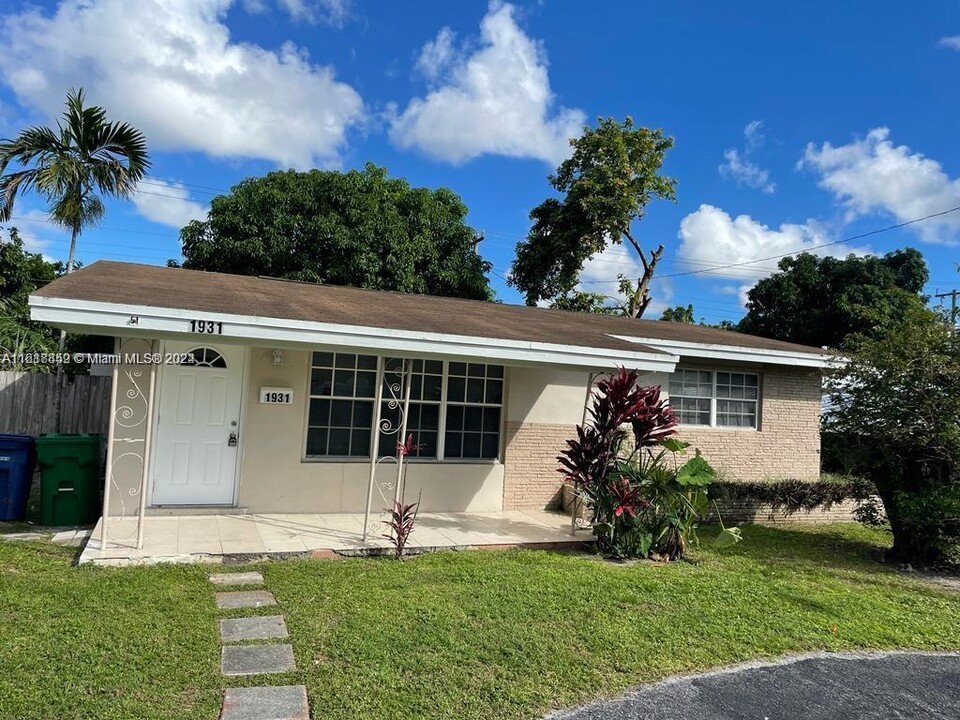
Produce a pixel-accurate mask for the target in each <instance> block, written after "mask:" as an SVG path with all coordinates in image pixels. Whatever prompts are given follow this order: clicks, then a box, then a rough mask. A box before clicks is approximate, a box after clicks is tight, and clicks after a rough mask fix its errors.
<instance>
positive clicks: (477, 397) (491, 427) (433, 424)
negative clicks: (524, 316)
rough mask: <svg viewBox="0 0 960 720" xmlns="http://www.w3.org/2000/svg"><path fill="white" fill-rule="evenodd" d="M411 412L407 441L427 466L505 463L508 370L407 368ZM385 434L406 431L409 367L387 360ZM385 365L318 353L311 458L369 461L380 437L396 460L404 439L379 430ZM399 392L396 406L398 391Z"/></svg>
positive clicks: (416, 363)
mask: <svg viewBox="0 0 960 720" xmlns="http://www.w3.org/2000/svg"><path fill="white" fill-rule="evenodd" d="M406 362H407V363H408V366H409V368H410V371H411V375H410V382H411V385H410V411H409V415H408V416H407V434H412V435H413V437H414V443H415V444H416V445H417V446H418V448H417V450H416V451H415V452H414V457H417V458H421V459H426V460H445V459H453V460H461V459H463V460H468V459H472V460H495V459H497V458H498V457H499V456H500V428H501V419H502V411H503V392H504V389H503V383H504V377H503V375H504V373H503V367H502V366H500V365H485V364H482V363H461V362H444V361H440V360H407V361H406ZM383 363H384V366H383V371H384V374H383V384H384V387H383V400H382V404H381V408H380V419H381V428H382V427H383V425H384V424H387V423H388V424H389V427H390V428H397V427H399V425H400V421H401V418H400V407H401V405H402V402H403V397H404V392H403V391H404V388H403V368H404V361H403V360H401V359H399V358H384V359H383ZM377 364H378V358H377V357H376V356H373V355H355V354H349V353H324V352H315V353H313V360H312V366H311V370H310V400H309V402H310V407H309V410H308V420H307V441H306V453H305V454H306V456H307V457H308V458H332V459H333V458H369V457H370V452H371V446H372V443H371V438H372V436H373V432H374V431H380V440H379V448H380V450H379V454H380V455H381V456H387V455H393V454H394V453H395V452H396V445H397V443H398V442H399V441H402V438H401V437H400V434H399V433H398V432H394V433H386V432H382V431H381V428H374V422H373V421H374V412H373V410H374V403H375V402H376V400H375V397H376V384H377ZM391 387H393V388H394V389H395V392H396V396H397V398H396V400H393V395H392V393H391V392H390V388H391Z"/></svg>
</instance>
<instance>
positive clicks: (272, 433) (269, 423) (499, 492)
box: [239, 348, 509, 513]
mask: <svg viewBox="0 0 960 720" xmlns="http://www.w3.org/2000/svg"><path fill="white" fill-rule="evenodd" d="M271 353H272V350H271V349H270V348H253V349H252V352H251V354H250V362H249V373H248V377H247V388H246V395H247V408H246V415H245V418H244V421H243V424H242V427H241V432H242V433H243V440H242V445H243V461H242V464H241V472H240V492H239V505H240V506H241V507H244V508H247V509H249V510H250V511H251V512H282V513H298V512H313V513H324V512H329V513H335V512H362V511H363V509H364V506H365V504H366V493H367V483H368V478H369V471H370V470H369V469H370V465H369V461H367V460H357V461H350V462H338V461H326V460H307V461H305V460H304V459H303V455H304V432H305V423H306V410H307V401H308V396H307V382H308V378H309V373H310V353H309V352H306V351H299V350H285V351H284V362H283V365H282V366H279V367H277V366H274V365H273V364H272V354H271ZM261 385H263V386H271V387H290V388H293V391H294V403H293V404H292V405H261V404H259V402H258V398H259V389H260V386H261ZM508 392H509V391H508ZM395 477H396V466H395V465H393V464H392V463H383V464H381V466H380V467H379V468H378V470H377V480H378V482H380V481H388V480H392V479H393V478H395ZM374 493H375V494H374V499H373V504H372V506H373V510H374V511H375V512H376V511H379V510H381V509H383V507H384V505H385V503H384V500H383V499H382V498H380V497H379V495H378V494H377V493H376V491H374ZM421 493H422V494H421ZM405 496H406V498H407V500H408V501H412V500H414V499H416V498H417V497H418V496H420V497H421V498H422V500H421V502H422V506H421V509H422V510H424V511H437V512H443V511H457V510H460V511H467V510H468V511H475V512H493V511H497V510H500V509H501V507H502V503H503V465H502V464H501V463H500V462H446V463H437V462H427V461H422V462H418V461H413V462H411V463H410V465H409V468H408V471H407V480H406V493H405ZM388 497H389V498H391V499H392V496H388Z"/></svg>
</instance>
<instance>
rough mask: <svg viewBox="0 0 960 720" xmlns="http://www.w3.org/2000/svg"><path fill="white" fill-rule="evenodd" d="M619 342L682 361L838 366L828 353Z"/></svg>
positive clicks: (677, 342)
mask: <svg viewBox="0 0 960 720" xmlns="http://www.w3.org/2000/svg"><path fill="white" fill-rule="evenodd" d="M614 337H616V338H617V339H619V340H626V341H627V342H635V343H637V344H640V345H646V346H648V347H652V348H656V349H658V350H663V351H664V352H669V353H671V354H672V355H678V356H679V357H680V358H681V359H686V358H697V359H701V358H702V359H708V360H731V361H733V362H747V363H764V364H767V365H790V366H793V367H812V368H824V367H829V366H831V365H833V364H835V362H836V359H835V358H834V356H832V355H830V354H828V353H803V352H795V351H793V350H767V349H764V348H751V347H743V346H740V345H716V344H713V343H698V342H688V341H686V340H663V339H659V338H644V337H630V336H626V335H614Z"/></svg>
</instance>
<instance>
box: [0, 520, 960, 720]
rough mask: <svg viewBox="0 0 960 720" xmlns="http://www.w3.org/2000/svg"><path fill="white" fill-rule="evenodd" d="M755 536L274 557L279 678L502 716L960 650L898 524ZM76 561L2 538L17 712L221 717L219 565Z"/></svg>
mask: <svg viewBox="0 0 960 720" xmlns="http://www.w3.org/2000/svg"><path fill="white" fill-rule="evenodd" d="M744 536H745V538H746V540H745V541H744V542H743V543H741V544H740V545H737V546H735V547H728V548H722V549H721V548H712V547H711V546H710V545H709V544H706V545H705V546H704V548H703V549H702V550H700V551H699V552H697V553H696V560H697V562H696V563H679V564H674V565H670V566H655V565H651V564H637V565H631V566H621V565H612V564H609V563H605V562H601V561H598V560H593V559H588V558H584V557H580V556H573V555H563V554H556V553H546V552H533V551H511V552H466V553H440V554H435V555H428V556H422V557H419V558H415V559H412V560H410V561H408V562H404V563H397V562H394V561H389V560H385V559H369V560H362V559H351V560H336V561H329V560H302V561H287V562H277V563H266V564H262V565H261V566H260V569H261V570H262V571H263V572H264V574H265V576H266V579H267V586H268V588H269V589H270V590H272V591H273V592H274V594H275V595H276V596H277V599H278V600H279V601H280V604H281V607H280V610H281V611H282V613H283V614H284V615H285V617H286V620H287V625H288V627H289V628H290V632H291V639H292V642H293V645H294V650H295V652H296V656H297V665H298V668H299V670H298V671H297V672H295V673H291V674H289V675H284V676H277V677H276V682H302V683H305V684H306V685H307V689H308V694H309V696H310V701H311V705H312V707H313V708H314V712H315V714H316V717H323V718H378V719H379V718H384V717H422V718H450V717H456V718H483V719H484V720H496V719H500V718H529V717H536V716H538V715H539V714H542V713H544V712H546V711H548V710H550V709H551V708H554V707H558V706H566V705H570V704H574V703H577V702H581V701H584V700H587V699H589V698H592V697H596V696H599V695H605V694H612V693H615V692H617V691H619V690H622V689H624V688H626V687H628V686H630V685H633V684H636V683H639V682H649V681H654V680H657V679H659V678H662V677H665V676H667V675H671V674H674V673H678V672H688V671H693V670H698V669H703V668H708V667H714V666H717V665H724V664H727V663H731V662H737V661H742V660H746V659H750V658H758V657H770V656H777V655H782V654H784V653H790V652H800V651H808V650H815V649H825V650H845V649H860V648H916V649H949V650H956V649H960V595H958V594H956V593H954V594H950V593H949V592H947V591H941V590H936V589H931V588H929V587H927V586H925V585H923V584H921V583H920V582H918V581H916V580H913V579H911V578H908V577H904V576H901V575H898V574H896V573H894V572H892V571H891V570H889V569H888V568H885V567H883V566H880V565H877V564H876V563H875V562H874V561H873V560H872V559H871V557H872V556H873V554H874V553H875V551H876V550H877V549H878V548H879V547H881V546H882V545H883V544H884V542H885V539H884V536H882V535H880V534H878V533H873V532H870V531H867V530H864V529H862V528H858V527H856V526H849V525H848V526H833V527H821V528H817V529H770V528H761V527H746V528H745V529H744ZM68 560H69V558H68V555H67V553H66V552H65V551H62V550H59V549H54V548H51V547H50V546H47V545H33V546H23V545H18V544H15V543H3V542H0V573H2V574H0V717H3V718H6V717H22V718H30V719H32V718H81V717H82V718H101V717H103V718H106V717H110V718H140V717H143V718H154V717H156V718H160V717H178V718H198V719H199V718H215V717H216V713H217V704H218V700H219V695H218V693H217V692H216V688H217V687H219V686H222V685H223V684H224V683H222V680H221V678H219V677H218V676H217V673H216V663H217V658H218V642H217V635H216V623H215V617H216V613H215V611H214V610H213V599H212V593H213V591H212V589H211V588H210V587H209V586H208V583H207V582H206V580H205V576H206V574H207V573H208V572H209V568H197V567H192V568H189V567H188V568H131V569H124V570H106V569H87V568H84V569H80V570H76V569H71V568H69V567H68ZM258 612H261V613H263V614H271V613H273V612H276V608H262V609H261V610H259V611H258ZM235 614H238V613H235ZM248 684H249V683H248Z"/></svg>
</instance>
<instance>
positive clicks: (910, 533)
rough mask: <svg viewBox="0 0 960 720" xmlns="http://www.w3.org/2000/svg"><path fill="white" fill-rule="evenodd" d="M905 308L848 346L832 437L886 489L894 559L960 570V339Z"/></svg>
mask: <svg viewBox="0 0 960 720" xmlns="http://www.w3.org/2000/svg"><path fill="white" fill-rule="evenodd" d="M899 292H901V293H902V294H906V293H905V291H899ZM904 308H905V309H904V312H903V314H902V315H899V316H883V315H878V316H877V318H876V326H875V327H874V328H872V331H871V333H870V334H869V335H862V334H853V335H850V336H849V337H848V338H847V340H846V342H845V343H844V347H843V356H844V361H843V362H842V363H841V364H839V365H838V367H837V368H836V369H835V370H834V371H833V373H832V375H831V377H830V381H829V385H828V387H829V390H830V405H829V409H828V411H827V413H826V415H825V419H824V430H825V433H826V437H830V436H835V437H838V438H841V439H842V440H843V442H844V447H843V450H844V454H845V457H846V462H847V463H848V467H850V469H852V470H853V471H854V472H857V473H859V474H863V475H865V476H867V477H869V478H870V479H871V480H872V481H873V483H874V484H875V485H876V487H877V491H878V493H879V495H880V498H881V499H882V501H883V506H884V509H885V511H886V516H887V519H888V520H889V522H890V528H891V530H892V532H893V541H894V544H893V550H892V556H893V558H894V559H896V560H898V561H902V562H911V563H921V564H929V563H937V562H942V561H945V560H949V559H951V555H953V559H955V560H960V557H958V556H957V555H956V554H955V553H956V552H957V551H958V550H960V333H958V332H957V330H956V328H954V327H953V326H952V324H951V323H949V322H947V319H946V318H945V317H943V316H942V315H941V314H939V313H937V312H934V311H931V310H929V309H927V308H925V307H923V306H921V305H920V304H918V303H912V302H909V303H906V304H905V305H904Z"/></svg>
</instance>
